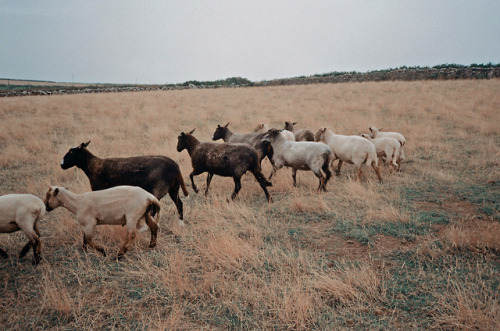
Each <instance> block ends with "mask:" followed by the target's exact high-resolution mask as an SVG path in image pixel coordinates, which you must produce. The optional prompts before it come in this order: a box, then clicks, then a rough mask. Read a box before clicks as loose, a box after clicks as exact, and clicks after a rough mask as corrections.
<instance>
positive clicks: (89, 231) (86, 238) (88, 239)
mask: <svg viewBox="0 0 500 331" xmlns="http://www.w3.org/2000/svg"><path fill="white" fill-rule="evenodd" d="M94 230H95V223H94V224H89V225H88V226H85V227H84V228H83V247H82V248H83V250H84V251H87V247H88V246H90V247H92V248H93V249H95V250H96V251H98V252H99V253H101V254H102V255H103V256H106V251H105V250H104V248H103V247H102V246H99V245H96V244H94V242H93V241H92V238H93V237H94Z"/></svg>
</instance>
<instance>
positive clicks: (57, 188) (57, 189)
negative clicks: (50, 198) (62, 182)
mask: <svg viewBox="0 0 500 331" xmlns="http://www.w3.org/2000/svg"><path fill="white" fill-rule="evenodd" d="M57 194H59V187H56V189H55V190H54V196H56V195H57Z"/></svg>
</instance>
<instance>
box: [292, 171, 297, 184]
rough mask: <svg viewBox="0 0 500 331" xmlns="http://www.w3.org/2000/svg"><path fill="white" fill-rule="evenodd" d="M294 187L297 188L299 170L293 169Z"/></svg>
mask: <svg viewBox="0 0 500 331" xmlns="http://www.w3.org/2000/svg"><path fill="white" fill-rule="evenodd" d="M292 179H293V186H295V187H297V169H295V168H292Z"/></svg>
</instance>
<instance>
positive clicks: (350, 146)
mask: <svg viewBox="0 0 500 331" xmlns="http://www.w3.org/2000/svg"><path fill="white" fill-rule="evenodd" d="M315 140H316V141H322V142H324V143H325V144H327V145H328V146H330V147H331V149H332V151H333V160H332V161H335V160H336V159H338V160H339V164H338V166H337V171H336V173H337V176H339V175H340V168H341V166H342V163H343V162H346V163H349V164H354V166H355V167H356V169H357V170H358V171H357V180H360V179H361V174H362V171H361V166H362V165H363V164H367V165H371V166H372V168H373V170H374V171H375V174H376V175H377V178H378V180H379V181H380V182H382V177H381V176H380V170H379V168H378V160H377V153H376V151H375V146H374V145H373V144H372V143H371V142H369V141H368V140H366V139H364V138H362V137H359V136H344V135H338V134H334V133H333V132H332V131H330V130H328V129H327V128H321V129H319V130H318V132H316V135H315Z"/></svg>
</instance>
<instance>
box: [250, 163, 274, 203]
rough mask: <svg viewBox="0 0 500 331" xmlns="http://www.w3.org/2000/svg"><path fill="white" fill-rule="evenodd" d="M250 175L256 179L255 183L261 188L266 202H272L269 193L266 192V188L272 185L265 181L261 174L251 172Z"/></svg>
mask: <svg viewBox="0 0 500 331" xmlns="http://www.w3.org/2000/svg"><path fill="white" fill-rule="evenodd" d="M252 174H253V176H254V177H255V179H257V182H258V183H259V185H260V187H262V190H263V191H264V194H265V195H266V198H267V201H268V202H273V200H272V199H271V197H270V196H269V192H268V191H267V186H272V184H271V183H270V182H268V181H267V180H266V178H265V177H264V175H263V174H262V172H260V171H254V172H252Z"/></svg>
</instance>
